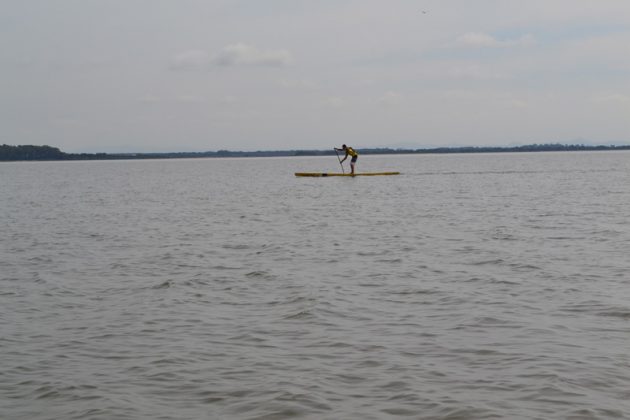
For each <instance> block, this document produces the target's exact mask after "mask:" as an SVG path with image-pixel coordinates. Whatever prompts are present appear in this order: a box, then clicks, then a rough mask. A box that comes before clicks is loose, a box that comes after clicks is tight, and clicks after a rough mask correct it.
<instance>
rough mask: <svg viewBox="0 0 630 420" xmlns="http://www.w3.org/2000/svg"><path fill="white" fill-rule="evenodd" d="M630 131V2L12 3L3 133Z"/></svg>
mask: <svg viewBox="0 0 630 420" xmlns="http://www.w3.org/2000/svg"><path fill="white" fill-rule="evenodd" d="M342 142H343V143H348V144H349V145H352V146H355V147H357V148H361V147H434V146H461V145H477V146H483V145H518V144H530V143H548V142H562V143H575V142H592V143H597V144H601V143H603V144H629V143H630V0H527V1H524V0H474V1H473V0H440V1H437V0H419V1H411V0H409V1H408V0H0V143H6V144H48V145H51V146H57V147H60V148H61V149H62V150H64V151H67V152H96V151H105V152H115V151H138V152H146V151H205V150H218V149H230V150H275V149H327V148H330V147H332V146H334V145H337V146H338V145H340V144H341V143H342Z"/></svg>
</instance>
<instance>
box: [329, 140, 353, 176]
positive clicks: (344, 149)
mask: <svg viewBox="0 0 630 420" xmlns="http://www.w3.org/2000/svg"><path fill="white" fill-rule="evenodd" d="M335 150H337V151H339V152H346V155H345V156H344V157H343V159H341V163H343V161H344V160H346V159H348V155H350V156H352V159H350V175H354V165H355V164H356V163H357V158H358V157H359V154H358V153H357V152H356V151H355V150H354V149H353V148H352V147H348V146H346V145H345V144H344V145H342V146H341V149H337V148H336V147H335Z"/></svg>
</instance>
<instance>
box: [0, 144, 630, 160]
mask: <svg viewBox="0 0 630 420" xmlns="http://www.w3.org/2000/svg"><path fill="white" fill-rule="evenodd" d="M589 150H591V151H593V150H630V145H625V146H614V145H611V146H589V145H583V144H570V145H567V144H558V143H555V144H530V145H526V146H513V147H499V146H493V147H475V146H466V147H436V148H428V149H391V148H364V149H359V148H357V151H358V152H359V153H360V154H365V155H387V154H444V153H505V152H557V151H589ZM334 154H335V151H334V150H332V149H331V150H275V151H255V152H241V151H231V150H218V151H215V152H211V151H209V152H173V153H65V152H62V151H61V150H60V149H59V148H57V147H51V146H33V145H22V146H11V145H7V144H3V145H1V146H0V161H31V160H122V159H177V158H180V159H181V158H209V157H274V156H328V155H334Z"/></svg>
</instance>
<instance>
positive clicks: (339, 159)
mask: <svg viewBox="0 0 630 420" xmlns="http://www.w3.org/2000/svg"><path fill="white" fill-rule="evenodd" d="M334 149H335V153H336V154H337V160H338V161H339V165H341V173H343V174H345V173H346V171H344V170H343V163H341V158H340V157H339V152H338V151H337V148H336V147H335V148H334Z"/></svg>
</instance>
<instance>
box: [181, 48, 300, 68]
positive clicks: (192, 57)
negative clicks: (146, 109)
mask: <svg viewBox="0 0 630 420" xmlns="http://www.w3.org/2000/svg"><path fill="white" fill-rule="evenodd" d="M292 62H293V58H292V56H291V53H290V52H288V51H286V50H263V49H259V48H256V47H253V46H251V45H247V44H242V43H238V44H231V45H228V46H226V47H224V48H223V49H222V50H221V51H220V52H219V53H218V54H215V55H211V54H209V53H208V52H206V51H203V50H189V51H184V52H181V53H179V54H177V55H175V56H174V57H173V58H172V59H171V65H170V67H171V69H173V70H208V69H210V68H211V67H215V66H219V67H233V66H256V67H284V66H288V65H290V64H291V63H292Z"/></svg>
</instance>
